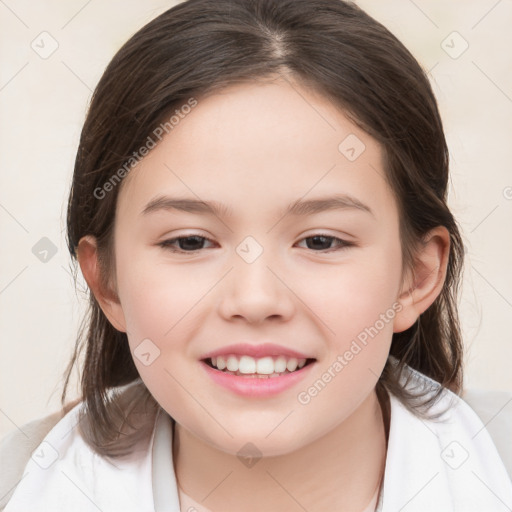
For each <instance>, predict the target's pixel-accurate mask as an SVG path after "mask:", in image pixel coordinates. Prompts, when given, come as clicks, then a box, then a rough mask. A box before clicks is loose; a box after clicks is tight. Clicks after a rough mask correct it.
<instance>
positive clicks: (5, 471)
mask: <svg viewBox="0 0 512 512" xmlns="http://www.w3.org/2000/svg"><path fill="white" fill-rule="evenodd" d="M64 415H65V413H64V411H57V412H54V413H52V414H48V415H47V416H43V417H40V418H37V419H34V420H32V421H30V422H28V423H25V424H24V425H22V426H21V427H20V428H16V429H15V430H13V431H12V432H10V433H9V434H7V435H6V436H5V437H3V438H2V440H1V441H0V460H2V461H3V464H1V465H0V510H3V509H4V508H5V505H6V504H7V502H8V501H9V499H10V498H11V496H12V494H13V492H14V489H15V488H16V485H17V484H18V482H19V481H20V480H21V478H22V476H23V469H24V468H25V466H26V465H27V462H28V460H29V459H30V456H31V454H32V452H33V451H34V450H35V449H36V448H37V446H38V445H39V444H40V443H41V442H42V440H43V439H44V438H45V436H46V435H47V434H48V432H50V430H51V429H52V428H53V427H54V426H55V425H56V424H57V423H58V422H59V421H60V420H61V419H62V418H63V416H64Z"/></svg>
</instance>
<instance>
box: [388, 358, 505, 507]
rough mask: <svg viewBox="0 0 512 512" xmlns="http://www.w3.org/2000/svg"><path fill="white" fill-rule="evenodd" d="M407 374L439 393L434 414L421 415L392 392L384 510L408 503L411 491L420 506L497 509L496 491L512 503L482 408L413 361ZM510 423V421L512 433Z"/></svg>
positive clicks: (413, 383) (418, 388)
mask: <svg viewBox="0 0 512 512" xmlns="http://www.w3.org/2000/svg"><path fill="white" fill-rule="evenodd" d="M402 377H403V378H404V379H405V380H404V381H403V382H402V386H403V387H405V388H406V389H407V390H408V391H411V392H413V393H414V394H419V393H420V392H424V391H425V392H427V393H430V392H432V393H434V394H435V396H437V399H436V400H435V401H434V403H433V404H432V405H431V406H430V408H429V409H428V411H427V414H428V417H421V416H420V415H418V414H413V412H411V411H410V410H409V408H408V407H406V406H405V405H404V404H403V403H402V401H401V400H400V399H399V398H398V397H396V396H394V395H392V394H390V400H391V420H390V421H391V424H390V432H389V441H388V456H387V460H386V473H388V475H387V479H386V480H385V484H384V491H383V494H384V507H383V508H382V510H383V512H388V511H390V510H398V509H400V506H402V507H405V506H406V505H407V500H408V499H410V497H409V498H407V495H409V496H415V498H414V504H415V508H414V510H417V511H418V512H419V511H422V512H424V511H427V510H428V511H431V510H446V511H450V512H452V511H454V510H466V511H468V512H469V511H475V512H476V511H481V510H494V509H495V508H493V506H494V507H495V506H496V503H495V502H494V501H493V500H496V496H500V499H501V500H502V502H503V503H507V504H509V505H510V506H512V481H511V478H510V475H509V474H508V473H507V468H506V467H505V464H504V461H503V459H502V457H501V454H500V453H499V451H498V443H495V442H494V440H493V438H491V435H490V434H489V432H488V430H487V428H486V425H485V424H484V422H483V421H482V419H481V418H480V417H479V416H478V414H477V413H476V412H475V411H474V410H473V409H472V407H471V406H470V405H469V404H468V403H467V402H466V401H465V400H464V399H463V398H461V397H460V396H458V395H457V394H455V393H453V392H451V391H450V390H448V389H441V385H440V384H439V383H437V382H436V381H433V380H432V379H429V378H428V377H427V376H425V375H423V374H421V373H420V372H417V371H416V370H413V369H412V368H410V367H407V368H406V369H405V371H404V373H403V375H402ZM439 391H440V392H439ZM438 392H439V393H438ZM510 427H511V425H510V422H509V424H508V426H507V427H506V428H507V429H508V430H507V431H508V432H509V434H508V435H509V436H510ZM509 439H510V437H509ZM500 447H501V445H500ZM422 485H423V486H424V489H423V490H422V492H421V493H419V494H418V493H417V492H418V488H421V487H422ZM490 489H491V490H492V492H490ZM398 505H400V506H398Z"/></svg>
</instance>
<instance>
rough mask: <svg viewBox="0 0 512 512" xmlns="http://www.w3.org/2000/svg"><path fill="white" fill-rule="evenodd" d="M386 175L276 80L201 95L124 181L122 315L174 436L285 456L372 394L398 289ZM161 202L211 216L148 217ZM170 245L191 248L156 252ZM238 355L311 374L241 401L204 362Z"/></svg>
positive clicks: (344, 131) (346, 128) (345, 132)
mask: <svg viewBox="0 0 512 512" xmlns="http://www.w3.org/2000/svg"><path fill="white" fill-rule="evenodd" d="M187 112H188V109H187ZM155 128H156V127H155ZM384 175H385V172H384V169H383V164H382V151H381V148H380V146H379V144H378V143H377V142H376V141H375V140H374V139H372V138H371V137H370V136H369V135H368V134H366V133H365V132H363V131H362V130H361V129H359V128H358V127H357V126H356V125H354V124H353V123H352V122H350V121H349V120H348V119H347V117H345V116H344V115H343V114H342V113H340V112H339V111H338V110H337V109H335V108H334V107H333V106H332V105H331V104H330V103H329V102H328V101H327V100H325V99H324V98H323V97H320V96H317V95H314V94H312V93H311V92H308V91H306V90H304V89H303V88H300V87H299V86H297V85H293V86H291V85H290V84H289V83H287V82H284V81H275V82H273V83H254V84H244V85H238V86H232V87H230V88H228V89H226V90H224V91H223V92H222V93H221V94H216V95H213V96H210V97H208V98H206V99H200V98H199V99H198V103H197V105H196V106H195V107H194V108H191V109H190V112H189V113H188V114H183V113H182V115H181V117H179V122H178V123H177V124H176V123H174V127H173V128H172V130H171V131H170V132H169V133H168V135H166V136H165V137H164V138H163V139H162V141H161V143H160V144H159V145H158V146H157V147H156V148H155V149H154V150H153V151H152V152H150V153H149V154H148V155H147V156H146V157H145V158H144V159H143V160H141V162H140V163H139V164H137V165H136V167H135V168H134V169H132V170H131V171H130V173H129V175H128V176H127V178H126V179H125V181H124V183H123V185H122V190H121V192H120V196H119V199H118V204H117V210H116V224H115V253H116V268H117V292H118V297H119V304H120V305H119V310H118V312H117V315H118V316H117V318H118V321H119V325H121V326H123V327H124V329H125V330H126V332H127V334H128V339H129V344H130V349H131V351H132V353H133V357H134V361H135V364H136V366H137V369H138V371H139V373H140V376H141V377H142V379H143V381H144V382H145V384H146V386H147V387H148V389H149V390H150V392H151V393H152V395H153V396H154V397H155V399H156V400H157V401H158V402H159V403H160V405H161V406H162V407H163V408H164V409H165V410H166V411H167V412H168V413H169V414H170V415H171V416H172V417H173V418H174V419H175V420H176V421H177V422H178V423H179V424H180V425H182V426H183V427H185V428H186V429H187V430H188V431H190V432H191V433H192V434H194V435H195V436H197V437H198V438H200V439H202V440H203V441H205V442H207V443H208V444H210V445H212V446H215V447H217V448H219V449H221V450H223V451H225V452H228V453H232V454H236V453H237V452H238V450H240V448H241V447H242V446H244V445H246V443H248V442H251V443H253V444H254V445H255V446H256V447H257V448H258V450H259V451H260V452H261V453H262V454H263V455H279V454H285V453H288V452H291V451H293V450H296V449H298V448H300V447H301V446H304V445H307V444H309V443H310V442H312V441H314V440H315V439H317V438H319V437H320V436H322V435H324V434H326V433H328V432H329V431H331V430H332V429H333V428H335V427H336V426H338V425H340V424H341V422H343V421H344V420H346V419H347V418H348V417H349V416H350V415H351V414H352V413H353V412H354V411H355V410H356V408H357V407H358V406H359V405H361V404H362V402H363V401H364V400H365V399H366V398H368V396H369V395H370V393H372V392H374V387H375V384H376V382H377V380H378V376H379V375H380V374H381V371H382V369H383V367H384V364H385V362H386V359H387V356H388V353H389V348H390V343H391V337H392V333H393V330H394V328H395V329H396V322H397V318H398V317H399V311H400V304H399V303H398V302H397V301H398V298H399V297H400V294H401V292H402V291H401V289H400V285H401V277H402V274H401V265H402V259H401V247H400V239H399V218H398V210H397V205H396V202H395V200H394V198H393V195H392V191H391V190H390V188H389V186H388V185H387V183H386V181H385V179H384ZM162 197H166V198H168V199H166V200H168V201H169V202H170V201H171V198H173V199H177V198H179V199H182V200H184V199H186V200H190V201H194V202H195V201H204V202H205V203H209V202H215V205H216V206H218V207H219V211H216V212H215V213H210V212H209V211H206V208H205V209H202V210H201V211H200V209H199V208H198V207H197V205H196V206H195V207H192V206H189V207H187V211H185V209H180V208H172V207H171V206H170V204H168V206H167V207H164V206H163V205H165V200H163V201H160V202H159V203H156V204H157V206H155V207H152V208H150V209H149V210H148V211H147V212H146V213H144V210H145V209H146V208H147V205H148V204H150V203H151V202H152V201H154V200H155V198H162ZM335 198H336V200H337V201H338V202H337V203H335V202H334V199H335ZM324 201H325V202H324ZM299 202H300V203H301V204H303V205H302V206H300V207H299V206H296V207H295V208H294V209H293V210H291V211H290V212H287V209H288V207H289V206H290V205H293V204H296V205H297V204H298V203H299ZM158 205H160V207H158ZM182 205H184V203H182ZM327 206H329V207H327ZM177 237H196V238H185V239H184V240H182V241H181V242H180V241H174V242H167V245H162V244H163V243H164V242H165V241H170V240H172V239H176V238H177ZM202 237H204V238H202ZM315 237H316V238H315ZM324 237H325V238H324ZM331 237H332V238H331ZM338 239H339V240H338ZM239 343H246V344H249V345H253V346H260V345H262V344H264V343H273V344H276V345H280V346H282V347H284V349H290V350H295V351H298V352H300V353H301V354H303V355H305V356H307V357H308V358H312V359H313V358H314V360H315V361H314V362H313V363H312V364H311V365H307V366H304V367H303V368H302V370H301V372H302V373H301V374H300V375H299V374H297V375H295V377H294V379H296V380H294V381H293V383H292V384H291V385H289V386H288V387H286V388H285V389H282V390H281V391H279V392H276V391H274V392H273V393H270V394H258V391H256V394H253V395H248V394H244V393H243V392H237V391H235V390H233V389H231V388H227V387H224V386H223V385H221V384H219V383H218V382H217V380H216V379H214V378H212V372H215V371H217V372H219V370H212V369H207V368H206V364H205V362H203V361H202V360H203V359H204V358H205V356H206V354H208V353H210V352H212V351H216V350H218V349H224V348H226V347H228V346H229V345H233V344H239ZM278 352H279V350H278ZM275 355H276V354H274V356H275ZM273 359H276V358H275V357H274V358H273ZM287 359H288V358H287ZM247 361H249V363H250V362H251V361H250V360H247ZM238 379H246V380H247V379H252V377H239V378H238ZM275 379H276V380H278V379H289V377H285V376H280V377H275ZM258 381H259V382H254V381H252V382H253V383H254V385H255V388H256V389H257V390H261V389H262V386H264V385H266V384H268V383H269V382H268V381H264V380H261V381H260V380H259V379H258ZM244 382H246V381H244ZM283 382H284V381H283ZM271 384H272V385H274V384H273V383H271Z"/></svg>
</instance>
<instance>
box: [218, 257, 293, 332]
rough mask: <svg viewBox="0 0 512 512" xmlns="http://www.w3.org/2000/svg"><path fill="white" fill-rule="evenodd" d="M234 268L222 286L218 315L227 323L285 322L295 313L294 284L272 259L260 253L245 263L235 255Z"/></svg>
mask: <svg viewBox="0 0 512 512" xmlns="http://www.w3.org/2000/svg"><path fill="white" fill-rule="evenodd" d="M232 261H233V267H232V270H231V272H229V273H228V275H227V276H226V278H225V279H224V282H223V284H222V287H221V289H220V290H219V293H220V302H219V307H218V308H219V314H220V315H221V316H222V317H223V318H225V319H226V320H229V321H232V320H233V319H235V318H238V319H245V320H246V321H247V322H249V323H251V324H260V323H262V322H263V321H264V320H266V319H274V320H278V319H279V320H281V321H286V320H289V319H290V318H291V317H292V315H293V312H294V308H295V305H294V304H295V303H294V297H295V295H294V292H293V283H289V282H287V280H289V277H287V275H286V272H282V271H281V270H280V268H281V267H280V265H278V264H277V263H276V261H275V259H273V258H270V257H267V256H266V253H265V252H263V254H261V255H260V256H259V257H258V258H257V259H256V260H255V261H252V262H247V261H245V260H244V259H243V258H240V257H239V256H238V255H236V254H235V257H234V258H233V259H232Z"/></svg>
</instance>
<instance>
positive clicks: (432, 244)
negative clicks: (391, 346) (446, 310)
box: [393, 226, 450, 332]
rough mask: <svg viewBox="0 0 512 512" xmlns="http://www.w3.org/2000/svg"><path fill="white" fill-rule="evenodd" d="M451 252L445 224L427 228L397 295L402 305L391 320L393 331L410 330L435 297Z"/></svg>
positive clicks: (441, 284)
mask: <svg viewBox="0 0 512 512" xmlns="http://www.w3.org/2000/svg"><path fill="white" fill-rule="evenodd" d="M449 254H450V233H449V232H448V230H447V229H446V228H445V227H444V226H437V227H436V228H434V229H432V230H431V231H429V233H428V234H427V235H426V236H425V238H424V240H423V241H422V243H421V244H420V248H419V250H418V251H417V252H416V255H415V264H414V269H412V271H411V270H409V272H408V275H407V278H406V279H405V280H404V285H403V288H402V290H403V291H402V292H401V293H400V296H399V297H398V301H399V302H400V304H401V306H402V308H401V310H400V311H399V312H398V313H397V315H396V316H395V319H394V323H393V332H402V331H405V330H406V329H409V327H411V326H412V325H414V323H415V322H416V320H417V319H418V317H419V316H420V315H421V314H422V313H423V312H424V311H426V310H427V309H428V308H429V307H430V306H431V305H432V303H433V302H434V301H435V300H436V298H437V297H438V295H439V294H440V293H441V290H442V289H443V285H444V281H445V278H446V269H447V266H448V258H449Z"/></svg>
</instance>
